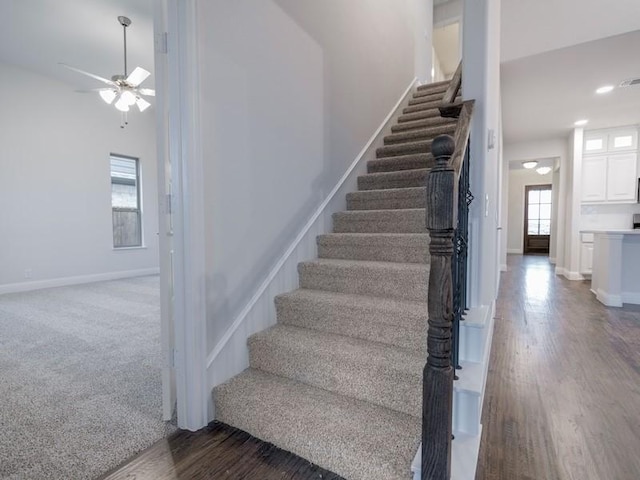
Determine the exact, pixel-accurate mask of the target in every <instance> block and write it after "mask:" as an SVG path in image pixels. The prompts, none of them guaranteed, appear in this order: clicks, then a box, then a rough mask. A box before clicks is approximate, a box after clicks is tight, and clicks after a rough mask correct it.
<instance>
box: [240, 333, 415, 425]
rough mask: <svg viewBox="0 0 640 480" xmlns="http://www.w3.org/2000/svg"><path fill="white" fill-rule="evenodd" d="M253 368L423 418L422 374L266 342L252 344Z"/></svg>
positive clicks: (250, 360) (251, 362)
mask: <svg viewBox="0 0 640 480" xmlns="http://www.w3.org/2000/svg"><path fill="white" fill-rule="evenodd" d="M249 364H250V366H251V367H252V368H255V369H258V370H262V371H265V372H269V373H272V374H274V375H280V376H282V377H286V378H291V379H293V380H296V381H299V382H302V383H306V384H307V385H311V386H314V387H317V388H322V389H324V390H328V391H330V392H335V393H338V394H340V395H345V396H349V397H353V398H356V399H359V400H363V401H366V402H370V403H372V404H374V405H380V406H382V407H386V408H391V409H393V410H395V411H398V412H402V413H406V414H409V415H413V416H415V417H419V416H420V412H421V407H422V405H421V397H422V386H421V385H422V382H421V371H420V370H419V369H418V371H416V372H415V374H414V375H408V374H406V373H401V372H398V371H397V370H395V369H393V367H392V366H390V368H389V369H380V368H379V366H378V367H376V368H372V367H370V366H368V364H367V363H366V361H359V362H355V361H354V362H353V363H347V362H345V361H344V358H336V357H335V356H332V355H331V354H324V355H322V354H321V353H319V352H314V355H309V353H308V352H306V351H304V350H300V349H296V348H295V347H293V348H290V349H289V348H285V347H284V346H282V345H280V344H276V345H273V344H271V343H270V342H268V341H264V340H259V341H255V340H250V341H249Z"/></svg>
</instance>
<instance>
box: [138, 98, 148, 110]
mask: <svg viewBox="0 0 640 480" xmlns="http://www.w3.org/2000/svg"><path fill="white" fill-rule="evenodd" d="M136 105H138V108H139V109H140V111H141V112H144V111H145V110H146V109H147V108H149V107H150V106H151V104H150V103H149V102H147V101H146V100H145V99H144V98H140V97H138V98H137V99H136Z"/></svg>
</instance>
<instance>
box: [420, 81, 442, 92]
mask: <svg viewBox="0 0 640 480" xmlns="http://www.w3.org/2000/svg"><path fill="white" fill-rule="evenodd" d="M448 88H449V81H443V82H435V83H427V84H426V85H419V86H418V88H417V89H416V91H417V92H418V93H420V92H422V93H425V94H430V93H441V94H443V95H444V92H446V91H447V89H448Z"/></svg>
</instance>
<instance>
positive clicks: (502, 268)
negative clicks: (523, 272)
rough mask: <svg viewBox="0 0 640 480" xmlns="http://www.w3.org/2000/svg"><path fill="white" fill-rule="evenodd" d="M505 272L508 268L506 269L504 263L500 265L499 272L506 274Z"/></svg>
mask: <svg viewBox="0 0 640 480" xmlns="http://www.w3.org/2000/svg"><path fill="white" fill-rule="evenodd" d="M507 270H509V268H508V267H507V264H506V263H503V264H502V265H500V271H501V272H506V271H507Z"/></svg>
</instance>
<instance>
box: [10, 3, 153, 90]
mask: <svg viewBox="0 0 640 480" xmlns="http://www.w3.org/2000/svg"><path fill="white" fill-rule="evenodd" d="M118 15H124V16H127V17H129V18H130V19H131V21H132V24H131V26H130V27H129V28H128V29H127V50H128V66H129V71H131V70H133V68H135V67H136V66H141V67H143V68H145V69H147V70H149V71H151V72H153V0H1V1H0V18H2V19H3V22H2V28H1V29H0V62H3V63H10V64H14V65H18V66H20V67H23V68H26V69H29V70H32V71H35V72H37V73H40V74H43V75H47V76H50V77H54V78H56V79H58V80H61V81H64V82H67V83H69V84H70V85H72V86H74V88H76V87H77V88H92V87H98V86H101V84H100V83H99V82H97V81H95V80H92V79H90V78H86V77H84V76H82V75H79V74H77V73H74V72H71V71H69V70H67V69H65V68H63V67H61V66H60V65H58V63H59V62H62V63H67V64H70V65H73V66H75V67H78V68H80V69H82V70H87V71H89V72H91V73H95V74H97V75H100V76H102V77H106V78H111V76H112V75H114V74H119V73H120V74H121V73H123V72H122V70H123V38H122V26H121V25H120V24H119V23H118V20H117V17H118ZM144 86H145V87H152V86H153V77H151V78H150V79H149V80H147V81H146V82H145V84H144Z"/></svg>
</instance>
